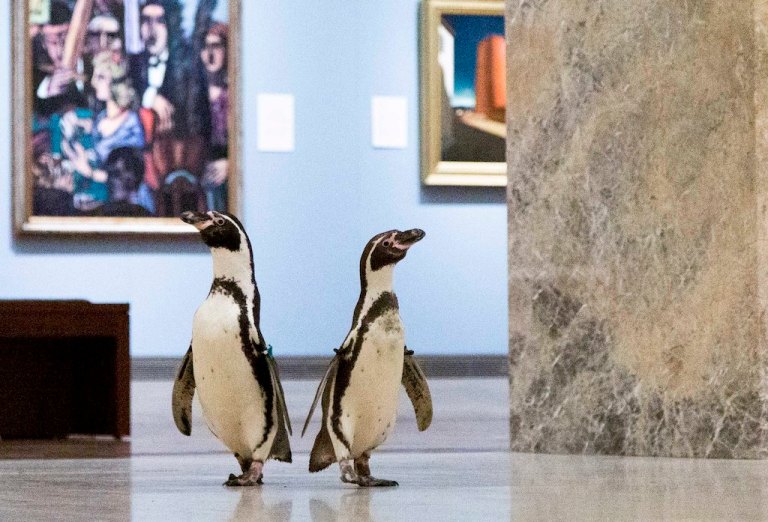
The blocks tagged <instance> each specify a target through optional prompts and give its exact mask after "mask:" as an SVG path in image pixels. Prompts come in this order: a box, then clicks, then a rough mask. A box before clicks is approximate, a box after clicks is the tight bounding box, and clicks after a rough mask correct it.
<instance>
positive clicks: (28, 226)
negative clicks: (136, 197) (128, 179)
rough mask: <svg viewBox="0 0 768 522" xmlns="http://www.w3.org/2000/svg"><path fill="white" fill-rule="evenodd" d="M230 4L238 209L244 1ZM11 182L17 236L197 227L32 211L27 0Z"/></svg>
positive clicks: (232, 170) (233, 206)
mask: <svg viewBox="0 0 768 522" xmlns="http://www.w3.org/2000/svg"><path fill="white" fill-rule="evenodd" d="M225 1H227V2H228V3H229V26H230V37H229V42H228V56H229V64H230V65H229V71H228V74H229V85H230V107H231V110H230V111H229V122H228V125H229V146H228V149H229V151H230V155H229V165H228V167H229V180H230V181H229V211H230V212H233V213H238V212H239V209H240V192H241V185H242V179H241V175H240V164H241V151H240V139H241V138H240V133H241V123H240V118H239V114H240V113H241V110H240V103H241V101H240V100H241V94H240V75H239V74H238V70H239V66H238V65H239V63H240V1H239V0H225ZM12 10H13V11H12V14H11V16H12V20H11V34H12V38H13V44H12V52H11V56H12V61H13V65H12V73H11V74H12V110H11V112H12V115H13V120H12V121H13V125H12V126H13V129H12V153H11V156H12V163H11V168H12V183H13V191H14V193H13V207H14V210H13V228H14V233H15V234H16V235H46V234H47V235H103V234H128V235H137V234H141V235H144V234H151V235H174V236H178V235H196V234H197V230H196V229H195V228H193V227H190V226H189V225H186V224H185V223H183V222H182V221H181V220H179V219H177V218H155V217H142V218H129V217H58V216H34V215H32V182H33V180H32V176H31V173H30V168H29V165H30V163H31V158H32V147H31V142H30V137H31V132H32V129H31V120H32V118H31V114H32V99H31V97H30V95H29V93H30V92H32V77H31V74H28V68H29V66H30V64H31V63H32V49H31V47H32V46H31V42H30V39H29V37H28V29H27V28H28V21H29V0H19V1H14V2H13V3H12Z"/></svg>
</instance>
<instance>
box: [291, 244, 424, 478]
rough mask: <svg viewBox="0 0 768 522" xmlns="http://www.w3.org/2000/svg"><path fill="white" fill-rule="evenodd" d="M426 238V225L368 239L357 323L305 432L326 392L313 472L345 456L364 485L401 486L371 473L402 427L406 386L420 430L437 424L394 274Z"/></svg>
mask: <svg viewBox="0 0 768 522" xmlns="http://www.w3.org/2000/svg"><path fill="white" fill-rule="evenodd" d="M423 237H424V231H422V230H419V229H413V230H407V231H405V232H400V231H399V230H390V231H388V232H383V233H381V234H377V235H376V236H374V237H373V238H371V240H370V241H369V242H368V244H367V245H366V246H365V249H364V250H363V255H362V256H361V258H360V284H361V291H360V298H359V299H358V301H357V305H356V306H355V311H354V314H353V316H352V327H351V329H350V330H349V333H348V334H347V337H346V339H345V340H344V342H343V343H342V345H341V347H340V348H339V349H337V350H335V351H336V356H335V357H334V358H333V360H332V361H331V364H330V365H329V367H328V370H327V372H326V374H325V377H323V380H322V381H321V382H320V385H319V386H318V389H317V393H316V394H315V399H314V402H313V404H312V407H311V408H310V410H309V415H308V416H307V420H306V422H305V423H304V430H303V431H302V436H303V435H304V432H305V431H306V429H307V426H308V425H309V421H310V419H311V418H312V413H313V412H314V410H315V407H316V406H317V402H318V400H319V399H320V398H321V397H322V411H323V420H322V424H321V427H320V432H319V433H318V434H317V437H316V438H315V443H314V446H313V447H312V453H311V454H310V460H309V471H310V472H316V471H320V470H322V469H325V468H326V467H328V466H329V465H331V464H332V463H334V462H339V466H340V468H341V480H342V481H343V482H347V483H353V484H357V485H359V486H366V487H368V486H397V482H395V481H393V480H384V479H377V478H374V477H372V476H371V470H370V467H369V464H368V461H369V459H370V456H371V451H372V450H374V449H375V448H376V447H378V446H379V445H380V444H382V443H383V442H384V441H385V440H386V439H387V437H388V436H389V434H390V433H391V432H392V430H393V429H394V427H395V420H396V417H397V403H398V398H399V390H400V384H401V383H402V384H403V385H405V389H406V392H407V393H408V397H409V398H410V399H411V402H412V403H413V406H414V409H415V411H416V420H417V424H418V427H419V430H421V431H424V430H425V429H427V428H428V427H429V424H430V423H431V422H432V399H431V396H430V393H429V387H428V386H427V381H426V378H425V377H424V373H423V372H422V371H421V369H420V368H419V366H418V364H417V363H416V360H415V359H414V358H413V357H412V354H413V352H412V351H410V350H408V349H407V348H406V346H405V333H404V330H403V324H402V322H401V320H400V313H399V309H398V302H397V296H396V295H395V292H394V291H393V290H392V272H393V270H394V268H395V265H396V264H397V262H398V261H400V260H402V259H403V258H404V257H405V255H406V253H407V252H408V249H409V248H411V246H413V245H414V244H415V243H416V242H417V241H420V240H421V239H422V238H423Z"/></svg>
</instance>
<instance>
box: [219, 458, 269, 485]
mask: <svg viewBox="0 0 768 522" xmlns="http://www.w3.org/2000/svg"><path fill="white" fill-rule="evenodd" d="M263 468H264V463H263V462H259V461H256V460H254V461H253V462H251V465H250V467H249V468H248V469H247V470H245V471H243V474H242V475H240V476H236V475H235V474H234V473H231V474H230V475H229V479H228V480H227V481H226V482H225V483H224V485H225V486H259V485H261V484H263V482H262V480H261V479H262V478H263V477H264V475H263V474H262V472H261V470H262V469H263Z"/></svg>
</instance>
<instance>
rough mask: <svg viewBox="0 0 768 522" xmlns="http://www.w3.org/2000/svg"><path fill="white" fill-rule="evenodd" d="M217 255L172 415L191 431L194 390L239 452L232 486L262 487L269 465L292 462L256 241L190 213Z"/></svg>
mask: <svg viewBox="0 0 768 522" xmlns="http://www.w3.org/2000/svg"><path fill="white" fill-rule="evenodd" d="M181 219H182V221H184V222H185V223H188V224H190V225H193V226H194V227H195V228H197V230H198V231H199V232H200V236H201V237H202V239H203V242H204V243H205V244H206V245H208V247H209V248H210V249H211V254H212V255H213V283H212V284H211V290H210V292H209V293H208V297H207V298H206V299H205V301H203V303H202V304H201V305H200V307H199V308H198V309H197V312H195V316H194V320H193V323H192V342H191V343H190V347H189V350H188V351H187V354H186V355H185V356H184V360H183V361H182V364H181V368H180V369H179V372H178V375H177V377H176V381H175V383H174V388H173V401H172V402H173V418H174V421H175V422H176V426H177V427H178V428H179V431H181V432H182V433H183V434H185V435H189V434H190V433H191V431H192V429H191V423H190V419H191V414H192V396H193V394H194V393H195V389H196V390H197V393H198V398H199V400H200V406H201V407H202V411H203V415H204V417H205V420H206V422H207V423H208V427H209V428H210V429H211V431H212V432H213V434H214V435H216V437H218V438H219V439H220V440H221V441H222V442H223V443H224V445H225V446H226V447H227V448H229V450H230V451H232V452H233V453H234V454H235V458H237V461H238V462H239V463H240V468H241V469H242V475H240V476H235V475H230V476H229V479H228V480H227V481H226V482H225V483H224V484H225V485H227V486H252V485H256V484H261V482H262V468H263V465H264V462H265V461H266V460H267V459H269V458H273V459H276V460H280V461H283V462H291V447H290V444H289V440H288V433H290V431H291V425H290V419H289V418H288V412H287V410H286V407H285V400H284V398H283V389H282V386H281V384H280V379H279V376H278V371H277V366H276V364H275V360H274V359H273V358H272V355H271V353H269V351H268V347H267V344H266V343H265V342H264V337H263V336H262V334H261V331H260V330H259V316H260V307H261V298H260V296H259V289H258V287H257V286H256V279H255V277H254V273H253V253H252V250H251V243H250V240H249V239H248V235H247V234H246V233H245V229H244V228H243V225H242V224H241V223H240V221H239V220H238V219H237V218H235V217H234V216H232V215H229V214H226V213H222V212H207V213H201V212H185V213H183V214H182V215H181Z"/></svg>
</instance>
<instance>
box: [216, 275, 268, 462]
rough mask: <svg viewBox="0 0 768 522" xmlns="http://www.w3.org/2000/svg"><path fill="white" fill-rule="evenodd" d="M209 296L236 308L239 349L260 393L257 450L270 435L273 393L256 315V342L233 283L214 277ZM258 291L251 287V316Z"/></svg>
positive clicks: (240, 291) (241, 297)
mask: <svg viewBox="0 0 768 522" xmlns="http://www.w3.org/2000/svg"><path fill="white" fill-rule="evenodd" d="M210 293H211V294H222V295H225V296H227V297H229V298H231V299H232V300H233V301H235V303H237V305H238V307H239V308H240V313H239V315H238V319H237V320H238V324H239V326H240V345H241V346H242V349H243V353H244V354H245V358H246V359H248V362H249V363H250V365H251V372H252V373H253V376H254V377H255V378H256V382H258V383H259V386H260V387H261V389H262V390H264V410H265V412H264V419H265V422H264V433H263V435H262V439H261V441H260V442H259V443H258V444H257V445H256V447H255V448H253V449H254V450H255V449H256V448H259V447H261V445H262V444H264V443H265V442H266V441H267V438H268V437H269V433H270V431H272V425H273V423H272V410H273V409H274V400H275V393H274V389H273V388H272V375H271V373H270V371H269V363H268V362H267V356H266V355H265V354H264V353H263V352H264V350H266V343H265V342H264V338H263V337H262V335H261V331H260V330H259V326H258V325H259V320H258V315H255V316H254V317H253V321H254V324H255V325H256V333H257V334H258V336H259V338H258V339H252V338H251V335H250V321H249V320H248V315H249V314H248V302H247V300H246V297H245V293H243V289H242V288H240V285H238V284H237V283H236V282H235V281H234V280H232V279H226V278H223V277H217V278H216V279H214V280H213V284H212V285H211V292H210ZM258 303H259V290H258V288H256V286H255V285H254V302H253V303H252V310H253V313H258V311H259V306H258Z"/></svg>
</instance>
